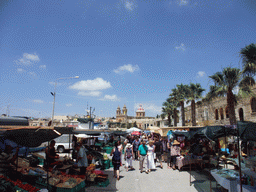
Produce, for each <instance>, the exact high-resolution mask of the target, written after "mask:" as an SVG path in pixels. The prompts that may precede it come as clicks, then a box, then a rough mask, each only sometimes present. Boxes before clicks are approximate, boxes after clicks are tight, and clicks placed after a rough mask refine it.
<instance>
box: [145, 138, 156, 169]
mask: <svg viewBox="0 0 256 192" xmlns="http://www.w3.org/2000/svg"><path fill="white" fill-rule="evenodd" d="M147 147H148V153H147V156H148V158H147V168H148V169H147V171H146V173H148V172H150V171H151V169H155V168H156V166H155V162H154V153H155V146H154V145H153V141H152V140H149V142H148V146H147Z"/></svg>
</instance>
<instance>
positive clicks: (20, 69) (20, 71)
mask: <svg viewBox="0 0 256 192" xmlns="http://www.w3.org/2000/svg"><path fill="white" fill-rule="evenodd" d="M17 72H18V73H24V72H26V70H24V69H22V68H18V69H17Z"/></svg>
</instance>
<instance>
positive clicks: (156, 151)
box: [155, 138, 163, 169]
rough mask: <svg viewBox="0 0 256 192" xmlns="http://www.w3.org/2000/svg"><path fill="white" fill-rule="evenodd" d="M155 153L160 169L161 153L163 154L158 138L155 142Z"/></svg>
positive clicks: (161, 165)
mask: <svg viewBox="0 0 256 192" xmlns="http://www.w3.org/2000/svg"><path fill="white" fill-rule="evenodd" d="M155 153H156V160H158V161H159V163H160V167H161V169H163V164H162V155H163V145H162V142H161V141H160V140H159V138H156V142H155Z"/></svg>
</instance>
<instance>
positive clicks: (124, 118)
mask: <svg viewBox="0 0 256 192" xmlns="http://www.w3.org/2000/svg"><path fill="white" fill-rule="evenodd" d="M127 112H128V110H127V108H126V106H125V105H124V107H123V109H122V111H121V109H120V107H119V106H118V107H117V110H116V122H120V123H136V125H137V127H138V128H141V129H145V128H147V127H148V126H153V125H155V117H146V116H145V114H146V112H145V110H144V109H143V107H142V105H139V108H138V110H137V111H136V117H134V116H128V113H127Z"/></svg>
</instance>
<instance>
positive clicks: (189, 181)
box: [189, 163, 191, 186]
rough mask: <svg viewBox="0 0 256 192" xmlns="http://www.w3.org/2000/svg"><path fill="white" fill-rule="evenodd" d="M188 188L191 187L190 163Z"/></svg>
mask: <svg viewBox="0 0 256 192" xmlns="http://www.w3.org/2000/svg"><path fill="white" fill-rule="evenodd" d="M189 186H191V163H189Z"/></svg>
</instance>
